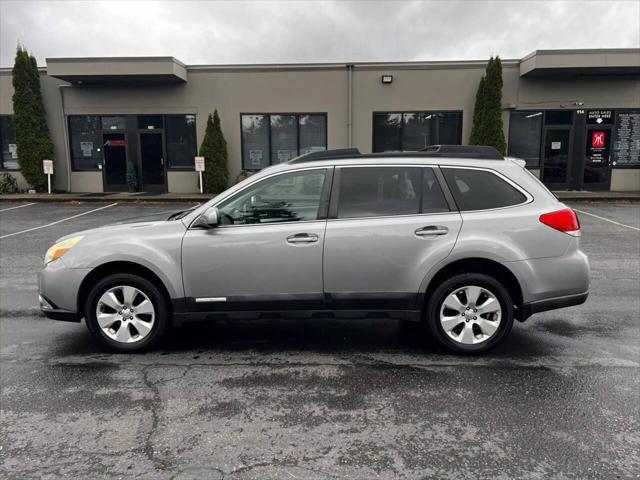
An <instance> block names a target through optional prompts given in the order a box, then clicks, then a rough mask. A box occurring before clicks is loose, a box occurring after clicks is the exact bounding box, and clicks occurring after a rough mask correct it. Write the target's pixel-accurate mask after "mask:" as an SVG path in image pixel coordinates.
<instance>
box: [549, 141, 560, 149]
mask: <svg viewBox="0 0 640 480" xmlns="http://www.w3.org/2000/svg"><path fill="white" fill-rule="evenodd" d="M561 148H562V142H551V150H560V149H561Z"/></svg>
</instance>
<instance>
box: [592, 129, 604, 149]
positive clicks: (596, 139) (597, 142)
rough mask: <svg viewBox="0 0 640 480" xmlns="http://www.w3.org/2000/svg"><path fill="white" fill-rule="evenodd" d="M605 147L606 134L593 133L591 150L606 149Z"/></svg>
mask: <svg viewBox="0 0 640 480" xmlns="http://www.w3.org/2000/svg"><path fill="white" fill-rule="evenodd" d="M604 145H605V135H604V132H593V135H592V136H591V148H604Z"/></svg>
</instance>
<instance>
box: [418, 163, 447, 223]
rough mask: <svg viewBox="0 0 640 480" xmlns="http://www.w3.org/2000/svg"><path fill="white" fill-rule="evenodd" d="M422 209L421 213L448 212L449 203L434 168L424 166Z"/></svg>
mask: <svg viewBox="0 0 640 480" xmlns="http://www.w3.org/2000/svg"><path fill="white" fill-rule="evenodd" d="M422 170H423V172H424V173H423V176H422V210H421V211H420V213H439V212H448V211H449V205H448V204H447V200H446V199H445V198H444V194H443V193H442V188H440V184H439V183H438V180H437V179H436V176H435V175H434V173H433V169H432V168H423V169H422Z"/></svg>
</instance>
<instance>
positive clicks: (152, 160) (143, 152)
mask: <svg viewBox="0 0 640 480" xmlns="http://www.w3.org/2000/svg"><path fill="white" fill-rule="evenodd" d="M162 137H163V135H162V133H160V132H154V133H146V132H145V133H140V164H141V167H142V168H141V171H142V175H141V177H142V178H141V179H140V180H141V182H140V185H141V187H142V190H143V191H145V192H166V182H165V178H166V176H165V169H164V147H163V144H164V142H163V141H162Z"/></svg>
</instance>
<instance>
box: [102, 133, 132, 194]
mask: <svg viewBox="0 0 640 480" xmlns="http://www.w3.org/2000/svg"><path fill="white" fill-rule="evenodd" d="M102 140H103V146H104V168H103V172H104V173H103V178H104V190H105V192H123V191H126V190H127V149H126V144H125V139H124V133H105V134H103V135H102Z"/></svg>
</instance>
